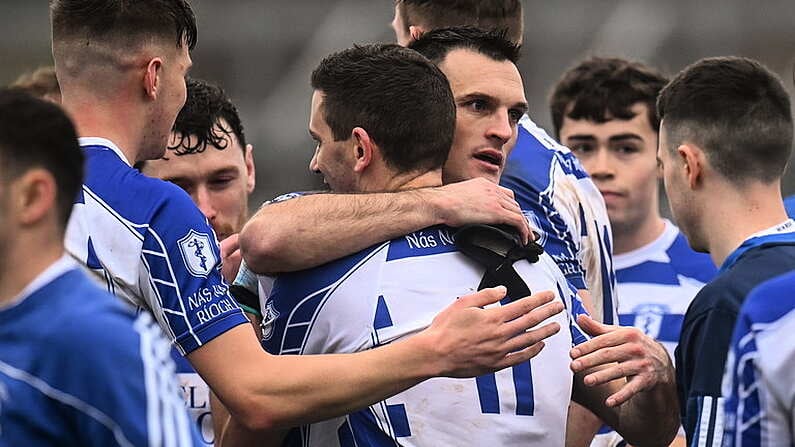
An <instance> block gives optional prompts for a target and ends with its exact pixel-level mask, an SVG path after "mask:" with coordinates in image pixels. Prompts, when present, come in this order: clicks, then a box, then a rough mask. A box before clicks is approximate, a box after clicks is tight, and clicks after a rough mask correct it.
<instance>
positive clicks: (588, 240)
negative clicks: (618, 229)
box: [500, 115, 617, 324]
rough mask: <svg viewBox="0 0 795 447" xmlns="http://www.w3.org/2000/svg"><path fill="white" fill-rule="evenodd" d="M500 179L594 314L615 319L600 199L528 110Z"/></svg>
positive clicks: (612, 280)
mask: <svg viewBox="0 0 795 447" xmlns="http://www.w3.org/2000/svg"><path fill="white" fill-rule="evenodd" d="M518 133H519V136H518V138H517V140H516V146H514V149H513V151H512V152H511V155H510V156H509V157H508V161H507V164H506V166H505V172H503V174H502V180H501V181H500V184H501V185H502V186H504V187H506V188H510V189H511V190H513V192H514V195H515V197H516V201H517V202H519V206H520V207H521V208H522V209H523V210H528V211H531V212H530V213H527V215H528V218H530V219H531V221H532V222H531V223H532V225H533V227H535V228H536V229H537V231H538V230H540V233H541V240H539V241H538V242H539V243H540V244H541V245H542V246H543V247H544V250H545V251H546V252H547V253H549V254H550V255H551V256H552V258H553V259H554V260H555V262H556V263H557V264H558V266H559V267H560V269H561V270H562V271H563V273H564V274H565V275H566V278H567V279H568V280H569V281H570V282H571V283H572V284H574V286H575V287H577V288H578V289H588V291H589V292H590V294H591V297H592V299H593V304H594V317H595V318H597V319H599V320H601V321H604V322H605V323H607V324H614V323H615V322H616V318H617V317H616V312H615V311H616V292H615V273H614V271H613V242H612V232H611V229H610V221H609V220H608V218H607V208H605V203H604V199H603V198H602V195H601V194H600V193H599V190H598V189H597V188H596V185H594V184H593V182H592V181H591V179H590V177H588V174H587V173H586V172H585V170H584V169H583V168H582V166H581V165H580V162H579V161H578V160H577V157H575V156H574V154H572V153H571V151H570V150H569V149H568V148H567V147H565V146H563V145H561V144H560V143H558V142H556V141H555V140H554V139H553V138H552V137H550V136H549V135H548V134H547V133H546V132H545V131H544V130H543V129H541V128H540V127H538V126H537V125H536V124H535V123H534V122H533V121H532V120H531V119H530V118H529V117H528V116H527V115H525V116H523V117H522V119H521V121H519V128H518Z"/></svg>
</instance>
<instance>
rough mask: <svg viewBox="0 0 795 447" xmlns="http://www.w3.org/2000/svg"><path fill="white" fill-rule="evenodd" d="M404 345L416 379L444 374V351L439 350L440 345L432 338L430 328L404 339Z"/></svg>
mask: <svg viewBox="0 0 795 447" xmlns="http://www.w3.org/2000/svg"><path fill="white" fill-rule="evenodd" d="M404 345H405V346H404V347H405V348H406V349H407V352H408V355H410V356H411V357H410V358H411V360H410V362H412V363H414V365H413V366H414V368H415V371H417V377H416V378H417V379H421V380H425V379H430V378H432V377H442V376H445V372H446V371H447V369H446V366H445V360H444V359H445V358H446V356H445V353H444V352H441V351H440V350H439V346H440V345H441V344H440V343H439V342H438V341H436V340H435V339H434V334H433V332H432V331H431V329H430V328H428V329H425V330H423V331H421V332H419V333H417V334H415V335H413V336H412V337H409V338H407V339H406V340H405V343H404Z"/></svg>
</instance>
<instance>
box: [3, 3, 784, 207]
mask: <svg viewBox="0 0 795 447" xmlns="http://www.w3.org/2000/svg"><path fill="white" fill-rule="evenodd" d="M191 4H192V5H193V7H194V10H195V12H196V15H197V20H198V23H199V43H198V46H197V48H196V50H195V51H194V52H193V60H194V68H193V70H192V76H194V77H198V78H202V79H207V80H211V81H214V82H218V83H220V84H221V85H222V86H223V87H224V88H225V89H226V91H227V93H228V94H229V95H230V96H231V97H232V99H233V100H234V101H235V102H236V103H237V105H238V107H239V109H240V113H241V116H242V119H243V123H244V126H245V128H246V134H247V138H248V139H249V140H250V142H251V143H253V144H254V146H255V157H256V160H257V174H258V175H257V189H256V192H255V194H254V195H253V197H252V199H251V204H252V209H255V207H256V206H257V204H259V203H261V202H262V201H263V200H267V199H269V198H272V197H274V196H276V195H278V194H282V193H285V192H289V191H295V190H307V189H312V188H316V187H318V186H319V185H320V182H319V181H318V179H317V177H316V176H314V175H312V174H310V173H309V172H308V169H307V164H308V162H309V159H310V157H311V155H312V151H313V149H314V148H313V144H312V141H311V139H310V138H309V136H308V134H307V131H306V122H307V117H308V111H309V99H310V93H311V92H310V87H309V82H308V80H309V74H310V72H311V70H312V69H313V68H314V66H315V65H316V64H317V62H318V61H319V60H320V58H322V57H323V56H325V55H326V54H328V53H330V52H332V51H334V50H338V49H342V48H346V47H348V46H350V45H351V44H352V43H354V42H356V43H365V42H375V41H386V42H392V41H393V40H394V36H393V34H392V31H391V28H390V27H389V23H390V21H391V20H392V16H393V3H392V1H390V0H377V1H373V0H325V1H320V0H290V1H287V0H278V1H277V0H223V1H222V0H191ZM524 7H525V12H524V13H525V37H524V47H523V55H522V61H521V63H520V69H521V71H522V74H523V76H524V81H525V89H526V94H527V98H528V101H529V103H530V111H531V112H530V113H531V116H532V117H533V119H534V120H535V121H536V122H538V123H539V124H540V125H542V126H544V127H546V128H547V129H550V118H549V114H548V112H547V107H546V101H547V96H548V92H549V90H550V88H551V86H552V84H553V83H554V82H555V81H556V80H557V78H558V76H559V75H560V74H561V73H562V71H563V70H564V69H566V68H567V67H568V66H570V65H572V64H573V63H574V62H575V61H577V60H579V59H580V58H582V57H584V56H588V55H604V56H607V55H616V56H624V57H630V58H634V59H639V60H641V61H644V62H647V63H649V64H651V65H653V66H656V67H658V68H660V69H662V70H663V71H664V72H666V73H667V74H672V73H675V72H676V71H678V70H680V69H681V68H683V67H684V66H685V65H687V64H689V63H691V62H693V61H695V60H696V59H698V58H701V57H707V56H723V55H742V56H748V57H753V58H756V59H758V60H760V61H762V62H763V63H765V64H766V65H767V66H768V67H769V68H771V69H772V70H773V71H775V72H776V73H778V74H779V76H781V78H782V79H783V80H784V84H785V85H786V87H787V89H788V90H789V92H790V93H791V94H793V95H794V96H795V87H793V62H795V1H793V0H760V1H756V2H749V1H745V0H701V1H686V0H667V1H659V0H556V1H549V0H546V1H542V0H525V1H524ZM0 17H1V18H2V19H0V20H1V21H2V22H1V23H2V26H0V55H2V58H1V59H0V60H2V63H1V64H0V84H1V85H5V84H7V83H10V82H12V81H13V80H14V79H15V78H16V77H17V76H18V75H19V74H20V73H22V72H24V71H27V70H31V69H33V68H35V67H37V66H40V65H47V64H51V54H50V48H49V46H50V42H49V24H48V15H47V6H46V2H45V1H43V0H36V1H30V0H1V1H0ZM793 172H794V171H793V169H792V167H790V169H789V172H788V176H787V180H786V182H785V185H784V192H785V193H786V194H792V193H795V173H793Z"/></svg>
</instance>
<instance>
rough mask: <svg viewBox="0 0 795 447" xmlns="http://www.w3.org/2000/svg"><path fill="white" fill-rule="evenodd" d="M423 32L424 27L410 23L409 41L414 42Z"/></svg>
mask: <svg viewBox="0 0 795 447" xmlns="http://www.w3.org/2000/svg"><path fill="white" fill-rule="evenodd" d="M423 34H425V28H423V27H422V26H420V25H411V26H409V37H411V41H412V42H414V41H415V40H418V39H419V38H420V37H422V35H423Z"/></svg>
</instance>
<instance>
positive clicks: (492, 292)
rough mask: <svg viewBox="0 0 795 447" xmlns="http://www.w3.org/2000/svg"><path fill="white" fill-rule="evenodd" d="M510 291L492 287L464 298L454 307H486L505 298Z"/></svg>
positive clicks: (503, 287) (501, 287)
mask: <svg viewBox="0 0 795 447" xmlns="http://www.w3.org/2000/svg"><path fill="white" fill-rule="evenodd" d="M507 292H508V289H506V288H505V286H497V287H491V288H488V289H483V290H481V291H479V292H476V293H473V294H470V295H466V296H462V297H461V298H459V299H458V300H457V301H456V302H455V303H454V304H453V305H454V306H459V307H486V306H488V305H489V304H494V303H497V302H499V301H500V300H501V299H503V298H505V294H506V293H507Z"/></svg>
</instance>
